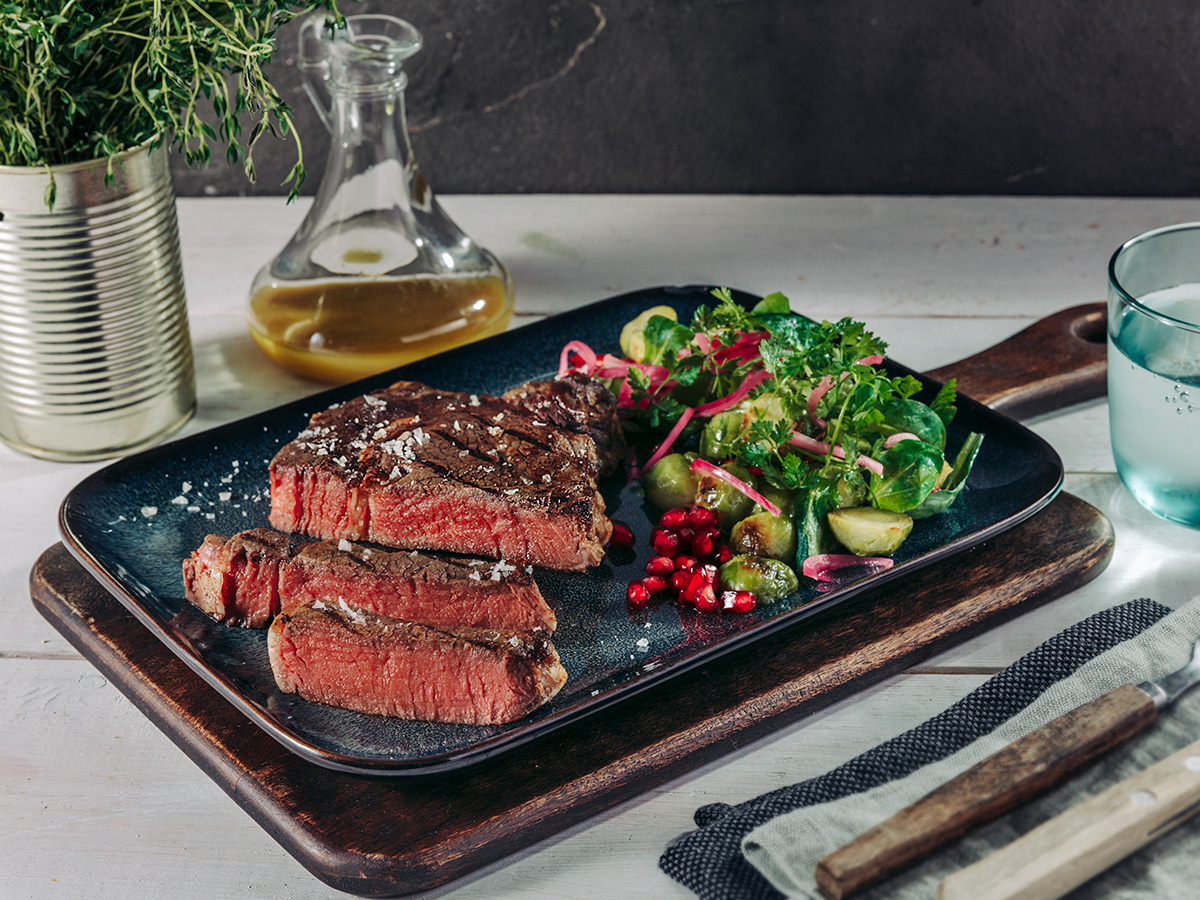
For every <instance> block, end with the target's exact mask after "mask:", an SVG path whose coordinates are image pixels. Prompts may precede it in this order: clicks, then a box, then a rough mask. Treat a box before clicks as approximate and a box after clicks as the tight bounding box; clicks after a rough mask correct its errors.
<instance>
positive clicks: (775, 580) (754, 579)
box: [717, 553, 800, 603]
mask: <svg viewBox="0 0 1200 900" xmlns="http://www.w3.org/2000/svg"><path fill="white" fill-rule="evenodd" d="M717 577H718V580H719V582H720V585H721V590H725V591H750V592H751V593H752V594H754V596H755V597H756V598H757V599H758V601H759V602H760V603H772V602H774V601H775V600H778V599H780V598H781V597H786V596H787V595H788V594H790V593H792V592H793V591H794V590H796V589H797V588H798V587H799V586H800V581H799V579H798V578H796V573H795V572H793V571H792V570H791V567H789V566H788V565H787V564H786V563H782V562H780V561H779V560H777V559H765V558H763V557H761V556H750V555H748V554H744V553H743V554H740V555H738V556H735V557H734V558H733V559H731V560H729V562H727V563H725V565H723V566H721V569H720V573H719V574H718V576H717Z"/></svg>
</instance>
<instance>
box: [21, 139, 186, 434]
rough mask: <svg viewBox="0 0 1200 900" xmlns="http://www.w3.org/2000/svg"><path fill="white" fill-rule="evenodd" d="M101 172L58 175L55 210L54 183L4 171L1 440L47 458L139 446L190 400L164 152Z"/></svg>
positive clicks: (74, 170) (174, 422) (181, 415)
mask: <svg viewBox="0 0 1200 900" xmlns="http://www.w3.org/2000/svg"><path fill="white" fill-rule="evenodd" d="M104 171H105V165H104V164H103V163H100V164H98V165H94V166H82V167H81V166H72V167H65V168H64V169H63V170H61V171H59V170H56V171H55V173H54V180H55V185H56V191H57V201H56V203H55V205H54V208H53V210H50V209H47V208H46V206H45V203H44V201H43V199H42V195H43V192H44V190H38V189H37V185H38V179H39V177H40V183H41V185H43V186H44V185H45V183H46V179H47V178H48V176H47V175H46V173H44V172H41V173H38V172H37V171H36V170H14V169H0V214H2V215H3V219H2V220H0V407H2V409H0V435H2V436H3V437H4V438H5V440H8V441H9V442H10V443H13V444H14V445H16V446H18V447H21V448H22V449H27V448H32V449H33V450H35V451H38V450H41V451H44V452H43V453H41V454H40V455H50V456H55V455H59V456H67V457H76V458H87V457H89V456H95V455H98V454H99V455H111V454H113V453H117V452H121V450H122V449H126V448H130V447H135V446H140V445H143V444H145V443H147V442H148V441H151V440H153V439H154V438H155V437H157V436H159V435H161V434H163V433H165V432H166V431H169V430H173V429H174V428H175V427H177V426H178V424H181V422H182V421H183V420H185V419H186V418H187V416H188V415H190V412H191V410H192V408H193V407H194V404H195V389H194V373H193V362H192V350H191V339H190V335H189V332H188V323H187V307H186V301H185V296H184V286H183V269H182V265H181V262H180V254H179V233H178V225H177V221H176V215H175V197H174V193H173V191H172V187H171V181H170V172H169V169H168V166H167V160H166V153H165V151H153V152H150V151H146V150H144V149H142V150H138V151H134V152H131V153H129V154H127V155H125V157H124V158H123V166H118V167H117V168H116V169H115V170H114V176H115V177H114V179H113V183H112V184H111V185H109V186H105V185H104ZM30 179H32V180H30ZM59 436H61V440H60V439H59ZM81 441H83V443H84V444H85V446H80V442H81Z"/></svg>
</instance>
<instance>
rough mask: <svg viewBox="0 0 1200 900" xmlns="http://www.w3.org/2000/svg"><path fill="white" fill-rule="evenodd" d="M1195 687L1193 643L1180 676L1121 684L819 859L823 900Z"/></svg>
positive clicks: (923, 850) (874, 875)
mask: <svg viewBox="0 0 1200 900" xmlns="http://www.w3.org/2000/svg"><path fill="white" fill-rule="evenodd" d="M1198 681H1200V640H1197V642H1196V644H1195V646H1194V647H1193V651H1192V659H1191V661H1190V662H1189V663H1188V664H1187V665H1186V666H1184V667H1183V668H1182V669H1180V670H1179V671H1177V672H1172V673H1171V674H1170V675H1167V676H1166V677H1165V678H1162V679H1160V680H1159V681H1157V682H1143V683H1141V684H1139V685H1136V686H1135V685H1133V684H1126V685H1122V686H1121V687H1118V688H1114V689H1113V690H1111V691H1109V692H1108V693H1107V694H1104V695H1103V696H1100V697H1097V698H1096V699H1095V700H1092V701H1089V702H1088V703H1085V704H1084V705H1082V706H1079V707H1076V708H1075V709H1073V710H1071V711H1070V712H1067V713H1064V714H1063V715H1061V716H1059V717H1058V718H1057V719H1054V720H1052V721H1050V722H1047V723H1046V724H1045V725H1043V726H1041V727H1040V728H1038V729H1036V730H1034V731H1031V732H1029V733H1028V734H1026V735H1025V736H1024V737H1021V738H1019V739H1017V740H1016V741H1013V742H1012V743H1011V744H1009V745H1008V746H1006V747H1004V748H1003V749H1002V750H1000V751H998V752H997V753H994V754H993V755H991V756H989V757H988V758H987V759H985V760H983V761H982V762H980V763H978V764H976V765H975V766H972V767H971V768H969V769H967V770H966V771H965V772H963V773H962V774H960V775H958V776H956V777H955V778H952V779H951V780H949V781H947V782H946V783H945V784H943V785H942V786H941V787H939V788H937V789H936V790H934V791H932V792H931V793H929V794H926V795H925V796H924V797H922V798H921V799H920V800H917V801H916V802H915V803H913V804H912V805H910V806H908V807H906V808H905V809H902V810H901V811H900V812H898V813H896V814H895V815H893V816H892V817H891V818H889V819H887V820H886V821H884V822H881V823H880V824H879V825H876V826H875V827H874V828H871V829H870V830H868V831H866V832H864V833H863V834H861V835H859V836H858V837H856V838H855V839H854V840H852V841H851V842H850V843H848V844H846V845H845V846H843V847H841V848H840V849H838V850H835V851H834V852H833V853H831V854H829V855H828V856H826V857H824V858H823V859H821V860H820V861H819V862H818V863H817V868H816V873H815V875H816V881H817V887H818V888H820V890H821V893H822V894H824V895H825V896H826V897H829V898H830V900H843V898H846V897H850V896H852V895H853V894H855V893H857V892H859V891H861V890H863V889H865V888H867V887H870V886H871V885H873V884H875V883H876V882H879V881H882V880H883V879H884V878H887V877H888V876H889V875H892V874H894V873H896V872H898V871H900V870H901V869H904V868H906V867H908V866H909V865H912V864H913V863H915V862H916V861H917V860H919V859H922V858H924V857H925V856H928V855H929V854H930V853H932V852H933V851H934V850H937V849H938V848H939V847H941V846H943V845H944V844H947V843H949V842H950V841H952V840H955V839H957V838H960V837H962V836H963V834H965V833H966V832H967V831H969V830H970V829H972V828H975V827H978V826H980V825H983V824H985V823H987V822H990V821H992V820H994V819H996V818H999V817H1000V816H1001V815H1003V814H1004V813H1006V812H1009V811H1011V810H1013V809H1015V808H1017V807H1018V806H1020V805H1021V804H1023V803H1025V802H1027V801H1029V800H1031V799H1033V798H1034V797H1036V796H1038V795H1039V794H1041V793H1044V792H1045V791H1047V790H1049V789H1050V788H1051V787H1053V786H1054V785H1056V784H1058V783H1059V782H1060V781H1062V780H1063V779H1064V778H1066V777H1067V776H1068V775H1070V774H1071V773H1072V772H1075V771H1077V770H1078V769H1080V768H1082V767H1083V766H1084V765H1086V764H1087V763H1089V762H1091V761H1092V760H1094V759H1096V758H1097V757H1099V756H1100V755H1101V754H1103V753H1106V752H1107V751H1109V750H1111V749H1112V748H1113V747H1116V746H1118V745H1119V744H1121V743H1124V742H1125V741H1127V740H1128V739H1130V738H1132V737H1133V736H1134V735H1136V734H1139V733H1141V732H1142V731H1145V730H1146V729H1147V728H1149V727H1150V726H1151V725H1153V724H1154V722H1155V721H1157V718H1158V711H1159V710H1160V709H1161V708H1163V707H1164V706H1167V705H1168V704H1170V703H1172V702H1173V701H1174V700H1175V699H1176V698H1177V697H1179V696H1180V695H1181V694H1182V693H1183V692H1184V691H1186V690H1187V689H1188V688H1190V687H1192V686H1193V685H1194V684H1196V683H1197V682H1198Z"/></svg>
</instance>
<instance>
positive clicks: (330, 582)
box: [279, 540, 558, 632]
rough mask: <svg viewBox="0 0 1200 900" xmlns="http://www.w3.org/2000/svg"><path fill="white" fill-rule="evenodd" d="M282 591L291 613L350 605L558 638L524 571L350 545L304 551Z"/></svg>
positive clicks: (289, 568) (287, 569)
mask: <svg viewBox="0 0 1200 900" xmlns="http://www.w3.org/2000/svg"><path fill="white" fill-rule="evenodd" d="M279 592H280V594H281V595H282V597H283V603H284V606H285V607H290V606H291V605H292V604H294V603H299V604H307V603H313V602H316V601H319V600H325V601H330V600H335V601H336V600H339V599H343V600H345V601H346V602H348V603H349V604H350V605H351V606H354V607H357V608H358V609H362V610H365V611H367V612H373V613H377V614H378V615H381V616H388V617H390V618H394V619H404V620H406V621H409V622H422V623H425V624H428V625H437V626H446V627H464V628H499V629H505V630H510V631H535V630H540V631H545V632H553V631H554V629H555V626H556V625H557V624H558V623H557V621H556V619H555V617H554V610H552V609H551V608H550V607H549V606H548V605H547V603H546V601H545V599H544V598H543V597H542V592H541V591H540V590H538V586H537V583H536V582H535V581H534V580H533V577H532V576H531V575H530V574H529V572H528V571H526V570H525V569H523V568H518V567H515V566H510V565H506V564H505V563H502V562H497V561H493V560H482V559H464V558H455V557H440V556H430V555H429V554H427V553H417V552H415V551H405V550H393V551H388V550H378V549H375V548H372V547H363V546H361V545H358V544H351V543H350V542H349V541H346V540H341V541H336V542H334V541H320V542H318V543H314V544H306V545H304V546H303V547H301V548H300V550H299V552H298V553H297V554H296V556H295V558H294V559H292V560H291V561H290V562H289V563H288V564H287V565H286V566H284V567H283V574H282V578H281V580H280V582H279Z"/></svg>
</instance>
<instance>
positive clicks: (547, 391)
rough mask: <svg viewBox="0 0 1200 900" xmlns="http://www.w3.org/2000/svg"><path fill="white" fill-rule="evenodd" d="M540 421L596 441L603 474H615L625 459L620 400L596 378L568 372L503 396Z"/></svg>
mask: <svg viewBox="0 0 1200 900" xmlns="http://www.w3.org/2000/svg"><path fill="white" fill-rule="evenodd" d="M500 399H501V400H507V401H508V402H509V403H513V404H515V405H517V406H519V407H521V408H522V409H524V410H526V411H527V412H529V413H532V414H533V415H535V416H537V417H538V418H541V419H545V420H546V421H549V422H550V423H551V424H553V425H555V426H557V427H559V428H562V429H564V430H566V431H573V432H575V433H576V434H586V435H588V437H590V438H591V439H592V440H593V441H595V442H596V452H597V454H598V456H599V459H600V472H601V474H607V473H609V472H612V471H615V470H616V468H617V466H619V465H620V464H621V463H622V462H624V460H625V434H624V432H623V431H622V430H621V420H620V419H618V418H617V398H616V397H615V396H613V393H612V391H610V390H609V389H608V388H606V387H605V386H604V385H603V384H601V383H600V382H599V381H597V380H596V379H595V378H591V377H589V376H587V375H583V374H581V373H579V372H568V373H567V374H566V375H564V376H562V377H561V378H556V379H554V380H553V381H530V382H528V383H526V384H522V385H520V386H519V387H515V388H513V389H512V390H511V391H508V392H506V393H504V394H502V395H501V397H500Z"/></svg>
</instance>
